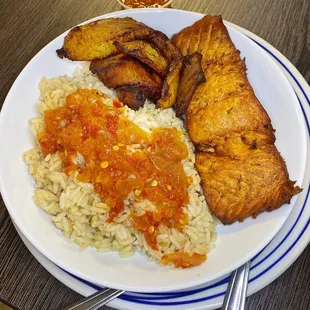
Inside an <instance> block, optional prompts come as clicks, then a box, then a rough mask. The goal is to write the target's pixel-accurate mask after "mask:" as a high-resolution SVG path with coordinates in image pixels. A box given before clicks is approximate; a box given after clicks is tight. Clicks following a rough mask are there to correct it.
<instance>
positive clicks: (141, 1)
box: [120, 0, 169, 9]
mask: <svg viewBox="0 0 310 310" xmlns="http://www.w3.org/2000/svg"><path fill="white" fill-rule="evenodd" d="M120 1H121V3H123V4H124V5H125V6H127V7H129V8H134V9H136V8H158V7H162V6H164V5H165V4H167V2H169V0H120Z"/></svg>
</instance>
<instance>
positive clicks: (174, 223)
mask: <svg viewBox="0 0 310 310" xmlns="http://www.w3.org/2000/svg"><path fill="white" fill-rule="evenodd" d="M39 88H40V92H41V95H40V101H41V102H40V103H39V105H38V109H39V112H40V115H39V116H38V117H36V118H34V119H32V120H31V121H30V127H31V131H32V133H33V135H34V140H35V146H34V148H33V149H31V150H30V151H28V152H26V153H25V154H24V155H23V158H24V160H25V162H26V163H27V164H28V165H29V173H30V174H31V175H33V177H34V179H35V181H36V185H35V191H34V201H35V203H36V204H37V205H38V206H39V207H41V208H42V209H43V210H45V211H46V212H47V213H49V214H51V215H52V220H53V223H54V224H55V225H56V226H57V227H58V228H59V229H61V230H62V231H63V233H64V235H65V236H66V237H68V238H70V240H71V241H72V242H75V243H77V244H78V245H79V246H80V248H81V249H84V248H86V247H88V246H92V247H95V248H96V249H97V251H98V252H108V251H112V250H114V251H119V253H120V256H121V257H128V256H131V255H132V254H133V253H134V251H135V250H138V251H140V252H142V253H146V254H147V255H148V256H149V257H150V258H151V259H153V260H155V261H157V262H159V263H161V264H164V265H171V266H173V267H182V268H187V267H193V266H197V265H199V264H201V263H202V262H204V261H205V260H206V254H207V253H208V252H209V251H210V250H211V249H212V248H213V247H214V241H215V238H216V233H215V222H214V220H213V217H212V215H211V213H210V212H209V211H208V208H207V205H206V201H205V198H204V196H203V194H202V192H201V188H200V178H199V176H198V173H197V171H196V170H195V167H194V160H195V157H194V147H193V145H192V144H191V142H190V141H189V139H188V136H187V133H186V131H185V129H184V126H183V122H182V121H181V120H180V119H178V118H177V117H176V116H175V112H174V111H173V109H171V108H170V109H165V110H162V109H156V107H155V105H154V104H152V103H150V102H147V103H145V104H144V106H143V107H142V108H140V109H139V110H138V111H134V110H132V109H130V108H129V107H127V106H125V105H123V104H122V103H121V102H119V101H118V100H116V96H115V93H114V92H113V91H112V90H110V89H108V88H106V87H105V86H104V85H103V84H102V83H101V82H100V81H99V80H98V78H97V77H96V76H95V75H94V74H92V73H91V72H90V71H89V69H88V68H87V67H84V68H82V69H80V68H79V69H77V71H76V72H75V74H74V76H73V77H68V76H63V77H59V78H54V79H49V80H47V79H45V78H43V79H42V81H41V82H40V85H39ZM124 91H125V90H124Z"/></svg>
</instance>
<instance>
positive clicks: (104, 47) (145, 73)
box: [57, 17, 182, 109]
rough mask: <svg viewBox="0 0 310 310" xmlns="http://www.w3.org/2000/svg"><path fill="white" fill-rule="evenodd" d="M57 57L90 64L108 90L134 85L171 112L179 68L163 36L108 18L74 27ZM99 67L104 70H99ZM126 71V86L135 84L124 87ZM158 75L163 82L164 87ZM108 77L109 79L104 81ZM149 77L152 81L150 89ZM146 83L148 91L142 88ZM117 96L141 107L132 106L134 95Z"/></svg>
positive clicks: (179, 58)
mask: <svg viewBox="0 0 310 310" xmlns="http://www.w3.org/2000/svg"><path fill="white" fill-rule="evenodd" d="M57 54H58V56H59V57H61V58H63V57H66V58H69V59H71V60H86V61H92V63H91V70H92V72H96V73H97V74H98V76H99V78H100V80H101V81H102V82H103V83H104V84H105V85H106V86H107V87H111V88H116V87H124V86H133V85H134V86H135V87H139V88H141V91H142V93H143V94H145V95H146V97H147V98H149V99H151V100H152V101H157V106H158V107H160V108H165V109H166V108H170V107H171V106H173V105H174V103H175V101H176V97H177V92H178V85H179V78H180V70H181V68H182V55H181V53H180V51H179V50H178V49H177V48H176V47H175V46H174V45H173V44H172V43H171V41H170V40H169V38H168V37H167V36H166V35H165V34H163V33H162V32H160V31H155V30H154V29H151V28H149V27H147V26H146V25H144V24H142V23H140V22H137V21H136V20H134V19H132V18H129V17H125V18H107V19H102V20H98V21H95V22H91V23H88V24H85V25H83V26H77V27H75V28H73V29H71V30H70V31H69V33H68V35H67V36H66V37H65V40H64V44H63V47H62V48H61V49H59V50H57ZM115 55H116V56H115ZM125 55H126V56H127V58H126V57H125ZM111 56H112V57H111ZM112 63H113V64H112ZM108 64H111V66H109V65H108ZM142 64H143V65H142ZM102 67H104V68H105V70H102ZM127 70H128V72H130V75H129V77H128V78H127V79H126V77H124V79H125V80H126V82H127V83H129V82H130V79H133V80H134V82H132V83H129V84H125V83H123V80H122V79H121V76H123V75H124V72H125V71H127ZM158 74H159V75H160V76H161V77H162V78H163V83H162V81H161V78H160V77H159V76H157V75H158ZM107 75H108V76H109V77H106V76H107ZM114 75H116V77H114ZM125 76H126V74H125ZM150 77H151V79H153V80H154V81H152V83H151V84H152V85H151V89H149V82H150V81H149V80H150ZM141 79H142V80H143V81H141ZM145 79H146V84H148V87H145V83H144V80H145ZM120 81H121V82H120ZM119 82H120V83H119ZM153 82H155V84H156V87H155V88H156V89H154V85H153ZM113 85H117V86H113ZM158 87H160V93H161V95H160V96H158V89H157V88H158ZM120 94H121V95H122V96H123V97H125V98H126V99H127V98H129V99H128V100H129V102H130V103H131V106H140V102H139V101H138V102H135V103H134V102H133V100H134V99H135V98H137V100H138V99H140V98H138V97H137V96H135V94H134V93H131V92H129V93H128V92H126V93H125V94H124V93H123V92H121V93H120ZM125 104H127V102H125Z"/></svg>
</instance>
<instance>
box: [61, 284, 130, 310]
mask: <svg viewBox="0 0 310 310" xmlns="http://www.w3.org/2000/svg"><path fill="white" fill-rule="evenodd" d="M124 292H125V291H121V290H114V289H112V288H104V289H102V290H101V291H99V292H97V293H95V294H93V295H90V296H88V297H85V298H84V299H82V300H79V301H78V302H76V303H75V304H72V305H69V306H67V307H65V308H63V309H62V310H96V309H99V308H100V307H102V306H104V305H106V304H107V303H108V302H110V301H111V300H113V299H114V298H116V297H118V296H119V295H121V294H123V293H124Z"/></svg>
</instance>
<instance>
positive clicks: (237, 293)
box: [221, 261, 251, 310]
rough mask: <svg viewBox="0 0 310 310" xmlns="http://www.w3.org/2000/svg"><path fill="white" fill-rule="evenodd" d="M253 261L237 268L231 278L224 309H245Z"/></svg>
mask: <svg viewBox="0 0 310 310" xmlns="http://www.w3.org/2000/svg"><path fill="white" fill-rule="evenodd" d="M250 265H251V262H250V261H249V262H247V263H246V264H244V265H242V266H241V267H239V268H238V269H236V270H235V271H234V272H233V273H232V275H231V278H230V281H229V284H228V287H227V291H226V294H225V298H224V302H223V306H222V308H221V309H222V310H243V309H244V306H245V299H246V292H247V288H248V281H249V273H250Z"/></svg>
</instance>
